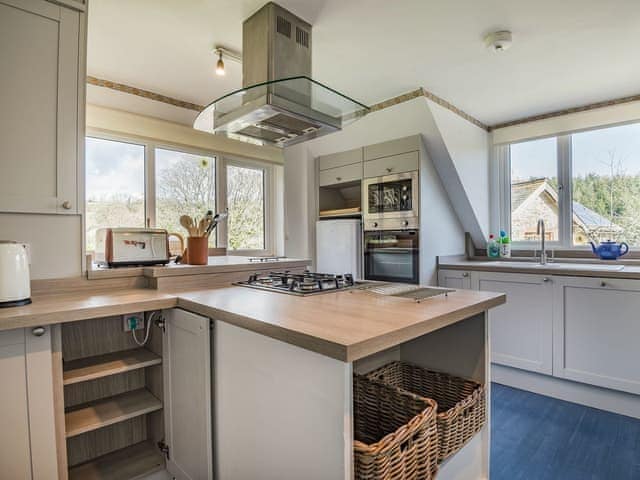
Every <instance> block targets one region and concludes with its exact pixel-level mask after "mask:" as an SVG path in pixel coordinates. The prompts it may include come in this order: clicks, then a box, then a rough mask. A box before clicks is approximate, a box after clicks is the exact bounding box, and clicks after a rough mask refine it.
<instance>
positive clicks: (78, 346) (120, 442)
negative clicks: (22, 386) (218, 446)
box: [61, 317, 165, 480]
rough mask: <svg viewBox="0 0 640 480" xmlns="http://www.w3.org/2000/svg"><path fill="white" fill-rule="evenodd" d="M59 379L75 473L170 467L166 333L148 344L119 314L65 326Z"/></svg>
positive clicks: (155, 332)
mask: <svg viewBox="0 0 640 480" xmlns="http://www.w3.org/2000/svg"><path fill="white" fill-rule="evenodd" d="M61 336H62V357H63V367H62V384H63V386H64V387H63V388H64V406H65V408H64V424H65V437H66V440H67V442H66V443H67V445H66V447H67V463H68V467H69V479H71V480H116V479H117V480H134V479H138V478H143V477H145V476H146V475H149V474H151V473H153V472H155V471H158V470H162V469H163V468H165V457H164V455H163V453H162V452H161V451H160V448H159V447H158V442H159V441H160V440H162V438H163V436H164V419H163V402H162V398H163V384H162V383H163V375H162V361H163V358H162V335H161V331H160V330H159V329H158V328H155V327H154V328H152V329H151V336H150V339H149V341H148V343H147V344H146V345H145V346H144V347H140V346H138V345H137V344H136V343H135V342H134V341H133V338H132V335H131V332H124V331H123V328H122V320H121V318H120V317H106V318H99V319H95V320H87V321H81V322H71V323H67V324H64V325H63V327H62V335H61Z"/></svg>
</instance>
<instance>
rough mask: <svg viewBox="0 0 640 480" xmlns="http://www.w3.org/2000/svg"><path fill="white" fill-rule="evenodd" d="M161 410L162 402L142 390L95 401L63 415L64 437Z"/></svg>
mask: <svg viewBox="0 0 640 480" xmlns="http://www.w3.org/2000/svg"><path fill="white" fill-rule="evenodd" d="M161 408H162V402H161V401H160V400H158V399H157V398H156V397H154V396H153V395H152V394H151V392H149V391H148V390H146V389H144V388H142V389H140V390H133V391H131V392H127V393H123V394H121V395H116V396H114V397H109V398H105V399H102V400H97V401H95V402H91V403H89V404H87V405H83V406H80V407H79V408H77V409H73V410H71V411H70V412H67V413H66V414H65V416H64V417H65V418H64V421H65V428H66V436H67V438H69V437H74V436H76V435H80V434H82V433H86V432H90V431H92V430H97V429H98V428H102V427H106V426H107V425H113V424H114V423H119V422H124V421H125V420H128V419H130V418H133V417H138V416H140V415H144V414H146V413H150V412H154V411H156V410H160V409H161Z"/></svg>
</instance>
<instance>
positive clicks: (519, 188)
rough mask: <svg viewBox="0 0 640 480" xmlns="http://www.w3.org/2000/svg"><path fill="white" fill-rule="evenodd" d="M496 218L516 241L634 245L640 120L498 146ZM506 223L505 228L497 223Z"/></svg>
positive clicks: (638, 230) (639, 222) (639, 224)
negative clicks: (541, 228)
mask: <svg viewBox="0 0 640 480" xmlns="http://www.w3.org/2000/svg"><path fill="white" fill-rule="evenodd" d="M497 152H498V161H499V162H501V163H500V164H501V169H502V171H503V172H506V173H505V174H504V175H502V178H503V179H504V182H503V194H502V197H503V198H504V199H505V200H503V202H504V203H503V206H502V215H501V224H502V225H509V226H510V232H511V238H512V240H513V241H514V242H522V243H523V244H524V243H526V242H529V243H531V242H538V241H539V236H538V235H537V231H536V226H537V221H538V219H540V218H542V219H544V221H545V226H546V233H547V238H546V239H547V240H548V241H551V242H556V244H557V245H559V246H562V247H566V248H568V247H583V248H584V247H586V246H588V244H589V242H591V241H593V242H596V243H597V242H600V241H603V240H609V239H611V240H615V241H626V242H627V243H629V244H630V245H633V246H640V123H636V124H630V125H622V126H615V127H608V128H602V129H597V130H590V131H585V132H580V133H574V134H571V135H561V136H558V137H552V138H545V139H541V140H533V141H528V142H521V143H514V144H511V145H508V146H501V147H498V149H497ZM502 228H504V227H502Z"/></svg>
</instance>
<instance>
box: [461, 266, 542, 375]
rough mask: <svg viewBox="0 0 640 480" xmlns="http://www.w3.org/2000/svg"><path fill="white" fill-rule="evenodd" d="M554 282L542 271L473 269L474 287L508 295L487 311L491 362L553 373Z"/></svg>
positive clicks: (537, 371)
mask: <svg viewBox="0 0 640 480" xmlns="http://www.w3.org/2000/svg"><path fill="white" fill-rule="evenodd" d="M553 284H554V279H553V278H552V277H548V276H544V275H535V274H517V273H495V272H474V276H473V281H472V287H473V288H474V289H477V290H485V291H490V292H501V293H505V294H506V295H507V303H505V304H504V305H500V306H499V307H496V308H494V309H492V310H491V311H489V332H490V338H491V361H492V362H493V363H497V364H501V365H506V366H509V367H515V368H520V369H523V370H529V371H531V372H536V373H543V374H547V375H551V374H552V371H553V349H552V342H553Z"/></svg>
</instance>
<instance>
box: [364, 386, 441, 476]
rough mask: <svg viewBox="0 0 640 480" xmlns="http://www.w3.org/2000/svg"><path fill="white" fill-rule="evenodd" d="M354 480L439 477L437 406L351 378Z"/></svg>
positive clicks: (408, 394)
mask: <svg viewBox="0 0 640 480" xmlns="http://www.w3.org/2000/svg"><path fill="white" fill-rule="evenodd" d="M353 400H354V430H355V432H354V434H355V440H354V442H353V449H354V463H355V478H356V479H357V480H430V479H433V478H435V476H436V472H437V471H438V432H437V426H436V408H437V405H436V402H434V401H433V400H431V399H428V398H422V397H420V396H418V395H414V394H411V393H408V392H402V391H400V390H399V389H397V388H393V387H390V386H388V385H384V384H382V383H380V382H375V381H371V380H368V379H367V378H366V377H364V376H360V375H354V379H353Z"/></svg>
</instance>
